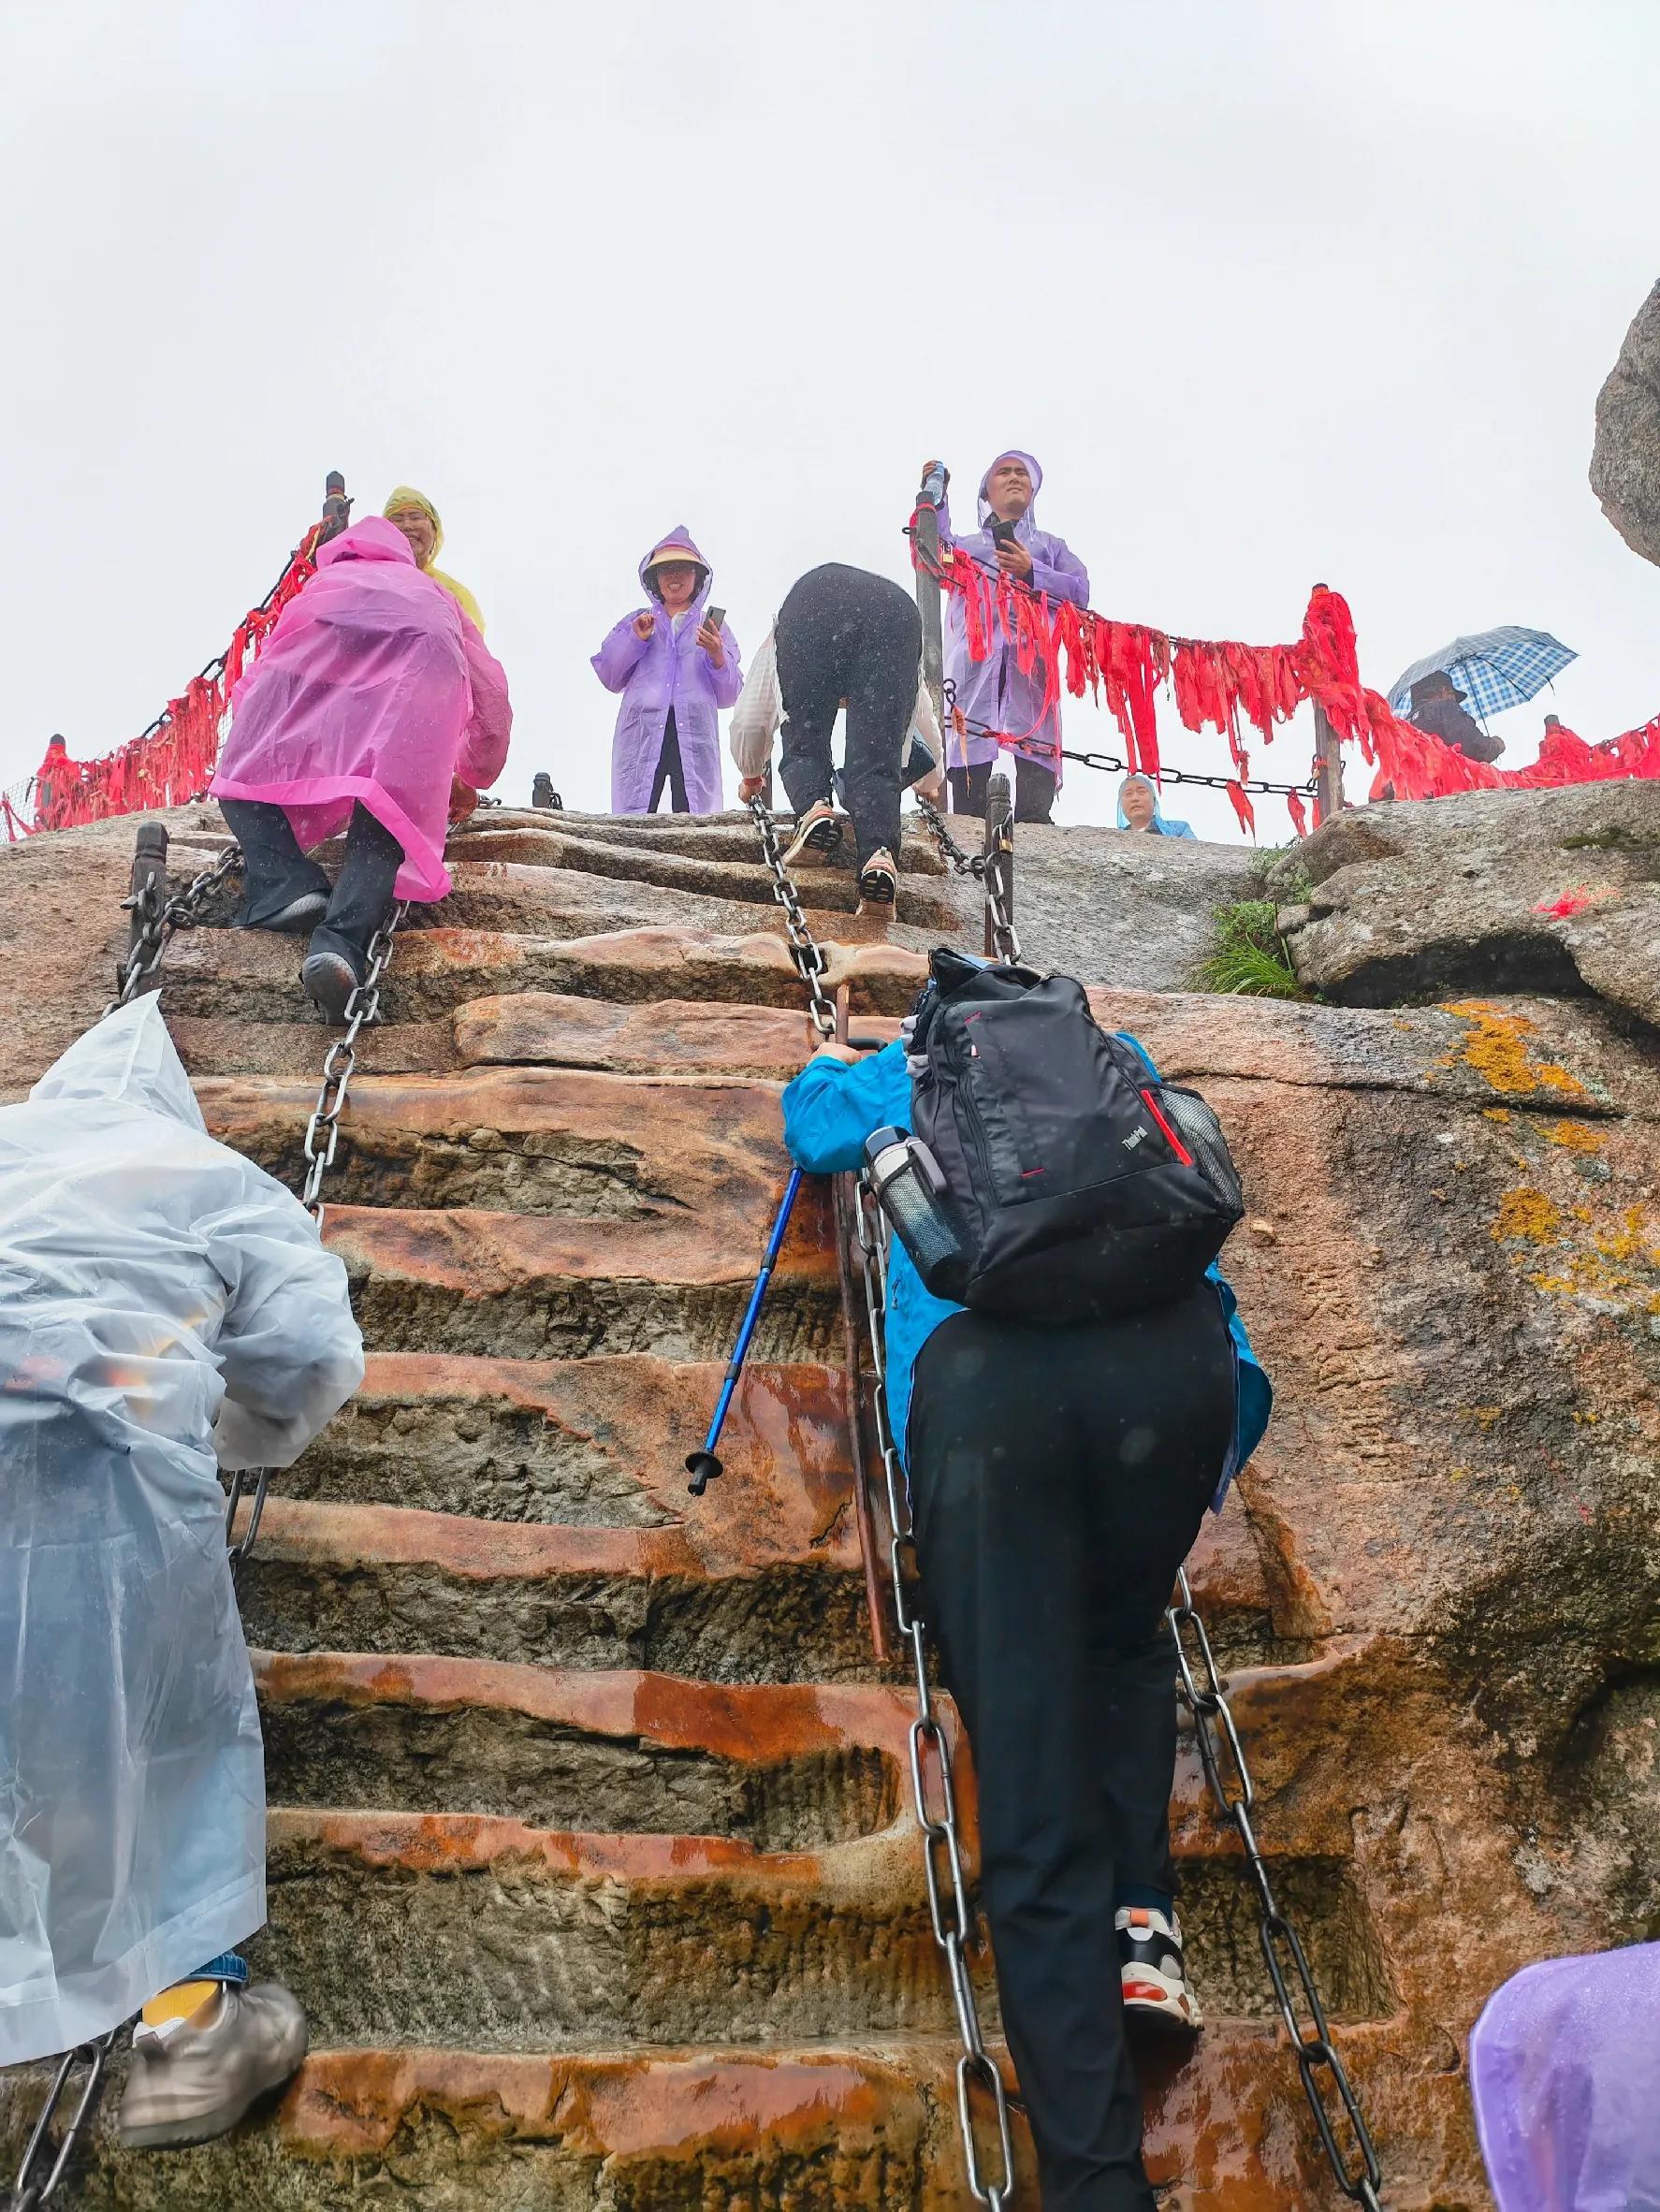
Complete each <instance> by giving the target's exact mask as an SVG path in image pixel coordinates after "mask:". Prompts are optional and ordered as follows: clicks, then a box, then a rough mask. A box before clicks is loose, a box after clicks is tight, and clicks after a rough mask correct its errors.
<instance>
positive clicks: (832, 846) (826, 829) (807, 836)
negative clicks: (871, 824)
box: [784, 799, 843, 868]
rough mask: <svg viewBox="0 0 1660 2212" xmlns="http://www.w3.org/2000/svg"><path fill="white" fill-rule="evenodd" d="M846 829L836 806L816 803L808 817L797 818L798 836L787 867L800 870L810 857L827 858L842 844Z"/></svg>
mask: <svg viewBox="0 0 1660 2212" xmlns="http://www.w3.org/2000/svg"><path fill="white" fill-rule="evenodd" d="M842 826H843V824H842V817H841V816H840V815H839V814H837V811H836V808H835V804H834V802H833V801H831V800H829V799H815V800H814V801H813V803H812V805H811V806H810V807H809V808H808V810H807V812H806V813H805V814H798V815H797V816H796V817H795V835H794V837H793V838H792V840H791V842H790V845H789V847H788V849H787V850H786V851H785V853H784V866H786V867H787V868H793V867H796V866H799V865H800V864H801V862H803V861H804V860H807V859H808V857H809V856H810V857H811V858H812V859H814V860H823V859H824V858H826V857H827V856H828V855H829V854H830V853H832V852H834V851H835V850H836V848H837V845H839V844H840V843H841V832H842Z"/></svg>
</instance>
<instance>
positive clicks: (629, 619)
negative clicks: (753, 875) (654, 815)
mask: <svg viewBox="0 0 1660 2212" xmlns="http://www.w3.org/2000/svg"><path fill="white" fill-rule="evenodd" d="M664 546H685V547H686V548H687V550H688V552H690V553H692V554H695V555H696V558H697V560H698V562H699V565H700V566H701V567H702V569H703V581H702V583H701V584H700V585H699V586H698V589H697V594H696V596H695V598H694V599H693V600H692V604H691V607H690V608H689V610H688V612H687V615H686V618H685V620H684V621H683V622H682V623H681V625H680V627H679V629H678V630H676V629H675V627H674V624H673V622H672V621H671V619H670V618H669V616H668V615H667V614H666V613H665V612H664V610H663V606H662V604H656V602H657V594H656V592H655V591H654V590H653V589H652V587H651V586H650V584H649V583H647V580H646V568H647V563H648V561H649V560H651V557H652V555H653V554H655V553H659V552H661V551H662V550H663V547H664ZM712 580H713V579H712V576H711V574H710V570H709V565H708V562H707V561H706V560H704V557H703V555H702V554H701V553H699V552H698V550H697V547H696V546H695V545H694V544H693V543H692V535H691V532H690V531H685V530H671V531H664V533H663V536H662V537H660V538H653V539H652V541H651V544H650V546H649V547H648V550H647V552H646V556H645V559H644V560H642V561H641V562H640V581H641V583H642V584H644V585H645V586H646V590H647V592H648V595H649V596H648V602H647V604H646V605H645V606H643V607H635V608H634V609H633V612H632V613H629V614H626V615H624V616H623V618H622V619H621V621H620V622H619V623H618V625H617V627H616V628H615V629H614V630H613V631H612V632H611V633H610V634H609V635H608V636H607V638H606V639H605V642H604V645H603V646H601V648H600V649H599V651H598V652H597V653H595V655H594V656H593V670H594V674H595V675H596V676H597V677H599V679H600V681H601V683H603V684H604V687H605V689H606V691H620V692H621V693H622V705H621V706H620V707H619V710H618V715H617V729H616V733H615V735H613V737H612V739H611V811H612V813H613V814H644V813H647V812H648V810H649V808H650V805H651V784H652V780H653V779H654V778H655V776H656V774H657V763H658V759H659V756H660V755H661V753H662V751H663V731H664V729H665V727H666V726H667V723H668V719H669V713H670V710H671V708H672V709H673V712H674V717H675V735H676V737H677V740H678V742H679V747H680V769H681V773H682V775H683V776H684V777H685V779H686V797H687V801H688V804H689V805H690V807H691V808H692V813H693V814H719V813H720V811H721V806H722V804H723V800H722V794H721V725H720V710H721V707H723V706H732V705H734V703H735V701H736V698H737V695H738V693H739V691H742V690H743V687H744V672H743V669H742V668H741V667H740V665H739V663H738V649H737V639H736V638H735V637H734V635H733V634H732V631H731V629H730V628H729V627H728V625H727V624H726V623H724V622H722V624H721V645H722V646H723V647H724V648H725V651H726V665H725V667H724V668H717V667H716V666H715V665H714V663H713V662H711V661H710V659H709V657H708V655H707V654H706V652H705V651H704V649H703V648H702V647H701V646H700V645H699V644H698V642H697V632H698V627H699V625H700V624H701V622H702V621H703V615H704V608H705V606H706V604H708V597H709V586H710V583H711V582H712ZM642 614H653V615H655V616H656V617H657V627H656V629H655V630H653V632H652V633H651V635H650V636H649V637H644V638H642V637H636V636H635V634H634V627H633V626H634V621H635V618H637V617H638V616H640V615H642Z"/></svg>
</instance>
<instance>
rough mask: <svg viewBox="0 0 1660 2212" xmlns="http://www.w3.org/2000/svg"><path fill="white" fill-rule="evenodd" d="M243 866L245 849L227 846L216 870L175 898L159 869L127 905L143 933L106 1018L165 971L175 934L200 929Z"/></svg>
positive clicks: (120, 972) (121, 970) (119, 971)
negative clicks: (213, 901) (207, 910)
mask: <svg viewBox="0 0 1660 2212" xmlns="http://www.w3.org/2000/svg"><path fill="white" fill-rule="evenodd" d="M241 865H242V854H241V848H240V846H237V845H227V846H226V849H225V851H223V852H222V853H221V854H220V855H219V858H218V859H217V860H216V861H215V862H214V863H213V865H212V866H211V867H207V868H204V869H203V870H202V872H201V874H200V875H199V876H197V877H196V878H195V880H193V881H191V882H190V883H188V884H186V886H185V887H184V889H183V890H182V891H181V892H179V893H178V894H177V895H175V896H174V897H172V898H167V896H166V892H167V874H166V871H165V869H163V868H153V869H152V870H151V871H150V874H149V875H148V876H147V877H146V878H145V880H144V882H143V883H142V885H141V886H140V887H139V889H138V890H137V891H135V892H131V893H129V895H127V896H126V897H125V898H124V899H123V900H122V902H121V904H122V910H123V912H124V913H129V914H134V913H136V914H137V916H138V935H137V936H136V937H135V938H134V939H133V941H132V944H131V946H130V947H129V948H128V950H127V953H126V956H125V958H124V959H123V960H120V961H118V962H117V963H116V968H115V985H116V988H115V997H113V998H112V999H110V1001H109V1005H108V1006H106V1007H105V1009H104V1011H105V1013H106V1014H112V1013H113V1012H114V1011H115V1010H116V1008H117V1007H118V1006H125V1005H126V1004H127V1003H128V1001H129V1000H130V999H132V998H134V997H137V996H138V986H139V984H140V983H142V982H145V981H146V980H147V979H148V978H149V977H151V976H153V974H154V973H155V971H156V969H157V968H159V967H160V966H161V957H162V954H163V953H165V952H166V951H167V940H168V939H169V938H171V936H172V934H173V932H174V930H176V929H191V928H194V927H195V925H196V924H197V922H199V921H200V919H201V910H202V908H203V906H204V905H205V904H206V903H207V900H208V897H209V895H210V894H211V892H212V891H214V890H216V889H217V887H218V886H219V885H220V884H221V883H223V882H224V880H225V879H226V876H229V875H234V873H235V872H236V870H237V869H238V868H240V866H241Z"/></svg>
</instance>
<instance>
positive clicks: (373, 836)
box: [219, 799, 403, 980]
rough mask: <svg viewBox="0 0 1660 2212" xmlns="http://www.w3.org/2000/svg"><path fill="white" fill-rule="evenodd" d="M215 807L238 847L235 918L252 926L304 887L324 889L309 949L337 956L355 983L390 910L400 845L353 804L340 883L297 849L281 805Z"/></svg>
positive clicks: (244, 802) (248, 802)
mask: <svg viewBox="0 0 1660 2212" xmlns="http://www.w3.org/2000/svg"><path fill="white" fill-rule="evenodd" d="M219 811H220V812H221V814H223V815H224V817H225V820H226V827H227V828H228V829H229V831H230V834H231V836H232V837H235V839H236V841H237V843H238V844H239V845H240V847H241V849H242V867H243V877H242V886H243V888H242V908H241V912H240V914H239V915H238V917H237V919H238V920H239V921H240V923H241V924H243V925H244V926H245V927H247V928H251V929H258V928H260V927H261V926H262V925H263V924H265V923H266V922H268V921H269V919H270V917H271V916H272V915H274V914H280V913H281V912H282V910H283V909H284V907H285V906H288V905H290V904H291V903H292V902H293V901H294V900H295V899H297V898H299V897H300V896H301V895H303V894H304V893H305V892H307V891H325V892H328V912H327V913H326V914H325V916H324V918H323V920H322V922H321V923H320V924H318V926H317V928H316V929H315V930H314V931H313V935H312V950H313V952H314V953H344V954H345V956H346V958H347V959H348V960H349V961H350V962H351V963H352V966H353V967H354V968H356V970H357V975H358V978H359V980H361V978H362V976H363V974H364V973H365V971H366V968H367V966H368V960H367V954H368V952H369V940H370V939H371V938H372V937H373V935H374V933H375V931H376V930H377V929H378V928H379V927H380V925H381V924H382V923H383V922H384V921H385V920H386V916H387V914H388V913H389V912H390V911H391V906H392V886H393V884H394V882H395V881H396V880H397V876H398V870H399V868H400V866H402V864H403V848H402V846H401V845H400V844H399V842H398V840H397V838H396V837H394V836H393V835H392V833H391V831H390V830H389V829H386V828H383V827H382V825H381V823H380V822H377V821H376V820H375V818H374V816H373V815H372V814H371V812H370V811H369V808H367V807H365V806H362V805H358V806H356V807H354V808H352V819H351V822H350V823H349V825H348V827H347V830H346V857H345V860H344V861H343V863H342V866H341V871H340V879H339V880H338V881H337V882H336V883H334V884H332V885H330V883H329V880H328V875H327V874H326V872H325V871H324V870H323V869H322V868H321V867H320V866H318V865H317V863H316V862H315V861H314V860H308V859H307V858H306V856H305V854H304V853H303V852H302V851H300V849H299V840H298V838H297V837H295V835H294V831H293V827H292V825H291V824H290V822H289V820H288V817H287V815H286V814H284V811H283V809H282V808H281V807H273V806H268V805H266V804H265V803H264V802H262V801H259V800H255V799H221V800H220V802H219Z"/></svg>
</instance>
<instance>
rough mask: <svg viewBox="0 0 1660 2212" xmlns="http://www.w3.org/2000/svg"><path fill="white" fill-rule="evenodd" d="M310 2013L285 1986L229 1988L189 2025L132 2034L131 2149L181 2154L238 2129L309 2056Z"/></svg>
mask: <svg viewBox="0 0 1660 2212" xmlns="http://www.w3.org/2000/svg"><path fill="white" fill-rule="evenodd" d="M305 2051H306V2031H305V2015H304V2013H302V2012H301V2011H300V2009H299V1999H298V1998H297V1997H295V1996H293V1995H292V1994H291V1993H290V1992H289V1991H288V1990H286V1989H284V1987H283V1986H282V1984H281V1983H280V1982H260V1983H258V1984H256V1985H255V1987H253V1988H252V1989H239V1988H235V1987H233V1986H230V1985H228V1984H225V1985H222V1986H221V1987H220V1990H219V1994H218V1996H217V1997H215V1998H212V1999H210V2001H208V2003H206V2004H205V2005H203V2006H202V2008H201V2010H200V2011H199V2012H197V2013H193V2014H192V2015H191V2016H190V2017H189V2018H188V2019H185V2020H169V2021H167V2023H166V2025H165V2026H164V2027H161V2028H151V2027H148V2026H146V2024H145V2023H144V2022H143V2021H142V2020H140V2021H139V2023H138V2026H137V2027H136V2028H135V2029H134V2030H133V2063H132V2068H131V2071H130V2072H129V2073H128V2074H127V2086H126V2094H125V2095H124V2097H123V2099H122V2101H121V2118H120V2123H119V2125H120V2131H121V2147H122V2148H123V2149H124V2150H175V2149H179V2148H181V2147H182V2146H183V2145H185V2144H187V2143H208V2142H211V2140H212V2138H213V2137H214V2136H215V2135H223V2134H224V2133H225V2132H226V2129H227V2128H234V2127H235V2126H236V2124H237V2122H238V2120H240V2118H241V2117H242V2115H243V2114H244V2113H245V2112H246V2111H247V2110H248V2108H249V2106H250V2105H252V2104H255V2103H257V2102H258V2100H259V2099H260V2098H261V2097H263V2096H266V2095H267V2094H268V2093H269V2091H270V2090H272V2089H275V2088H280V2087H281V2086H282V2084H283V2083H284V2082H285V2081H286V2080H287V2079H288V2077H289V2075H290V2074H293V2073H294V2071H295V2070H296V2068H297V2067H298V2066H299V2062H300V2060H301V2059H303V2058H304V2057H305Z"/></svg>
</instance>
